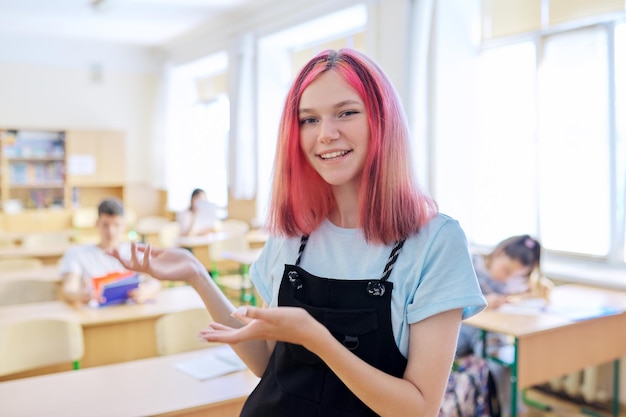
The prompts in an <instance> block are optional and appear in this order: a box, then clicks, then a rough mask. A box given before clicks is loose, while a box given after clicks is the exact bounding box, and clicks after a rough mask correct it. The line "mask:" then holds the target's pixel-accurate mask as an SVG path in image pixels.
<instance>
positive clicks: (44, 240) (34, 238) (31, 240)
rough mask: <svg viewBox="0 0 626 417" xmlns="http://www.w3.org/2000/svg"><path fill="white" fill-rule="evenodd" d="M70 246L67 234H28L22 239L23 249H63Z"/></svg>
mask: <svg viewBox="0 0 626 417" xmlns="http://www.w3.org/2000/svg"><path fill="white" fill-rule="evenodd" d="M69 244H70V235H69V234H68V233H67V232H38V233H28V234H26V235H24V237H23V238H22V246H23V247H24V248H30V249H35V248H50V247H65V246H67V245H69Z"/></svg>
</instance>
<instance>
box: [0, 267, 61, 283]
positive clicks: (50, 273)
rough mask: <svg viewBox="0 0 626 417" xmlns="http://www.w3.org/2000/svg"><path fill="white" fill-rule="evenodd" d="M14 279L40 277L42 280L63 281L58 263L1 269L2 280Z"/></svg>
mask: <svg viewBox="0 0 626 417" xmlns="http://www.w3.org/2000/svg"><path fill="white" fill-rule="evenodd" d="M12 279H38V280H42V281H53V282H61V275H60V274H59V268H58V267H57V266H56V265H44V266H43V267H41V268H29V269H17V270H12V271H0V281H2V280H12Z"/></svg>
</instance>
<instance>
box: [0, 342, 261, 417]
mask: <svg viewBox="0 0 626 417" xmlns="http://www.w3.org/2000/svg"><path fill="white" fill-rule="evenodd" d="M214 349H216V350H219V349H230V348H229V347H228V346H219V347H216V348H209V349H203V350H196V351H192V352H185V353H180V354H175V355H168V356H160V357H156V358H150V359H142V360H137V361H131V362H125V363H120V364H115V365H106V366H99V367H95V368H89V369H81V370H78V371H68V372H61V373H56V374H50V375H43V376H37V377H31V378H24V379H18V380H14V381H8V382H2V383H0V404H2V412H3V414H5V413H6V415H10V416H12V417H22V416H43V415H48V416H65V417H74V416H77V417H82V416H85V415H89V416H93V417H97V416H102V417H110V416H127V417H133V416H148V415H150V416H155V415H162V414H167V413H173V412H175V411H180V410H187V409H192V408H197V407H206V408H211V407H214V406H218V405H219V404H223V403H226V402H230V401H234V400H238V399H239V400H241V399H243V398H245V397H247V396H248V395H249V394H250V392H251V391H252V390H253V389H254V387H255V386H256V384H257V383H258V378H257V377H255V376H254V375H253V374H252V373H251V372H250V371H248V370H246V371H241V372H236V373H232V374H227V375H224V376H221V377H217V378H214V379H209V380H205V381H200V380H197V379H195V378H194V377H192V376H190V375H187V374H186V373H184V372H182V371H180V370H178V369H176V368H175V367H174V366H175V365H176V364H177V363H181V362H185V361H187V360H192V359H194V358H201V357H203V356H204V355H210V354H212V352H214Z"/></svg>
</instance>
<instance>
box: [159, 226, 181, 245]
mask: <svg viewBox="0 0 626 417" xmlns="http://www.w3.org/2000/svg"><path fill="white" fill-rule="evenodd" d="M158 235H159V239H158V240H159V241H158V243H159V246H160V247H161V248H174V247H177V246H178V237H179V236H180V225H179V224H178V222H167V223H165V224H163V225H162V226H161V228H160V229H159V233H158Z"/></svg>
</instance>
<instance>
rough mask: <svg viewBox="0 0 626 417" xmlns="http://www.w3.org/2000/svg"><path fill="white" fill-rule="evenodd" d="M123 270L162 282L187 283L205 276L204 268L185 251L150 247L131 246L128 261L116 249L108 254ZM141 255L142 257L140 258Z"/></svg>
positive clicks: (134, 244) (133, 244)
mask: <svg viewBox="0 0 626 417" xmlns="http://www.w3.org/2000/svg"><path fill="white" fill-rule="evenodd" d="M109 254H110V255H111V256H113V257H114V258H116V259H117V260H119V261H120V263H121V264H122V265H123V266H124V268H126V269H129V270H131V271H137V272H143V273H145V274H148V275H150V276H151V277H154V278H156V279H158V280H163V281H186V282H187V281H189V280H190V279H192V278H194V277H198V276H201V275H204V274H206V268H205V267H204V265H202V263H201V262H200V261H199V260H198V259H197V258H196V257H195V256H193V254H192V253H191V252H190V251H188V250H187V249H182V248H168V249H157V248H153V247H152V246H151V245H149V244H148V245H147V246H143V245H138V244H136V243H132V244H131V257H130V259H127V258H122V257H121V256H120V253H119V251H118V250H117V249H113V250H112V251H110V252H109ZM141 254H143V256H141Z"/></svg>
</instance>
